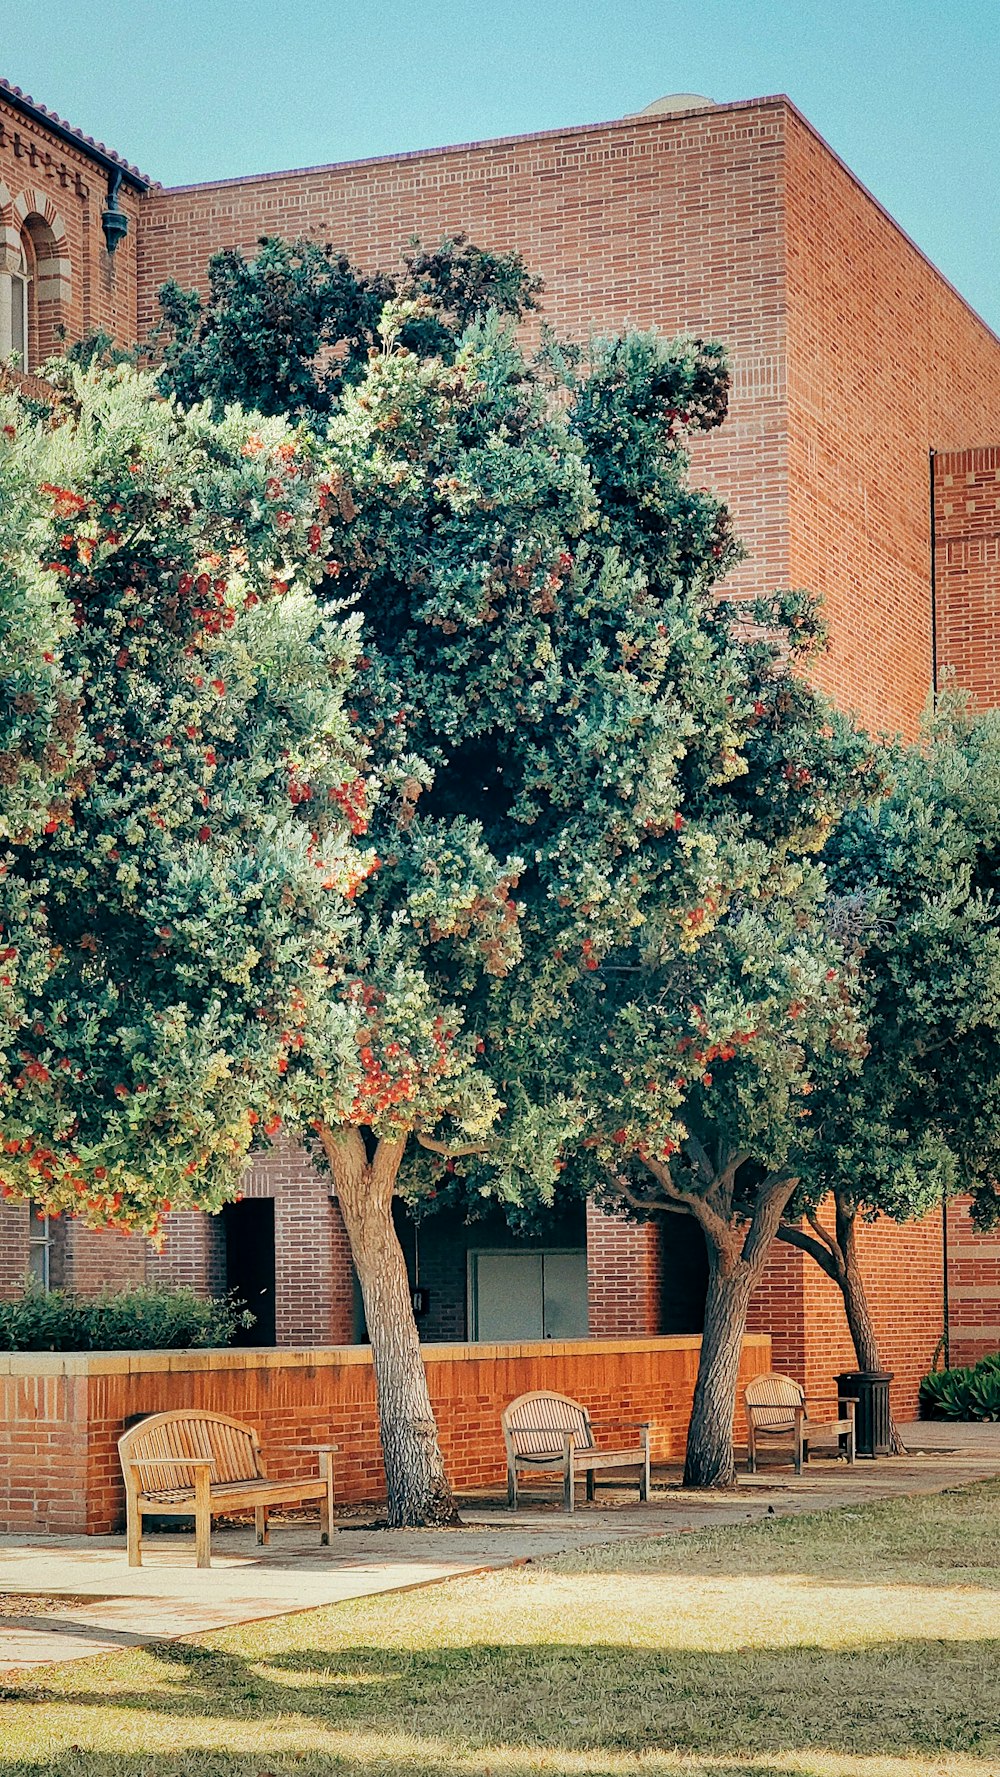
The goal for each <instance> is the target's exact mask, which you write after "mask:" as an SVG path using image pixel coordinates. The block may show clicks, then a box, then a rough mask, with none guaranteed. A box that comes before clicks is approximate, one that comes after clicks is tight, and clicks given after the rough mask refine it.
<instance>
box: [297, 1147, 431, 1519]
mask: <svg viewBox="0 0 1000 1777" xmlns="http://www.w3.org/2000/svg"><path fill="white" fill-rule="evenodd" d="M322 1140H323V1147H324V1149H325V1151H326V1154H327V1157H328V1159H329V1161H330V1167H331V1170H332V1172H333V1177H334V1183H335V1184H336V1187H337V1201H338V1203H339V1205H340V1213H341V1215H342V1216H343V1218H344V1227H345V1228H346V1230H347V1238H348V1240H349V1241H350V1243H351V1257H352V1259H353V1260H354V1268H355V1270H356V1271H357V1274H358V1281H359V1282H360V1284H361V1295H362V1299H363V1301H364V1305H365V1320H366V1321H367V1324H368V1337H369V1339H370V1341H371V1348H372V1362H373V1365H374V1368H375V1392H376V1398H377V1401H378V1417H379V1431H380V1434H381V1439H382V1457H383V1461H384V1464H385V1479H386V1491H387V1498H388V1521H389V1524H390V1525H391V1526H392V1527H394V1528H396V1527H400V1526H404V1525H442V1524H457V1523H458V1522H459V1517H458V1508H457V1507H456V1505H455V1499H454V1495H453V1493H452V1491H451V1486H450V1484H449V1481H448V1477H447V1475H446V1474H445V1468H444V1460H443V1458H442V1455H441V1445H440V1443H439V1440H438V1431H437V1424H436V1422H435V1419H434V1410H433V1408H432V1406H431V1400H430V1394H429V1392H428V1388H427V1375H426V1372H425V1370H424V1361H423V1358H422V1356H421V1353H420V1337H419V1334H418V1332H417V1323H416V1321H415V1320H414V1318H413V1303H412V1300H411V1298H410V1285H409V1279H408V1277H407V1274H406V1261H405V1259H404V1258H403V1253H402V1249H401V1247H400V1244H399V1240H398V1238H397V1236H396V1230H395V1227H394V1225H393V1220H392V1200H393V1196H394V1194H395V1186H396V1175H397V1173H398V1171H399V1166H400V1161H401V1160H402V1158H403V1152H404V1149H405V1147H406V1138H405V1136H404V1137H400V1138H399V1139H398V1140H396V1141H385V1140H382V1141H380V1142H378V1144H377V1146H376V1148H375V1152H374V1155H373V1157H372V1158H371V1159H369V1157H368V1154H367V1152H366V1149H365V1145H364V1142H363V1140H362V1138H361V1134H360V1131H358V1130H356V1129H351V1130H347V1131H343V1132H340V1133H338V1132H337V1131H333V1130H324V1131H323V1132H322Z"/></svg>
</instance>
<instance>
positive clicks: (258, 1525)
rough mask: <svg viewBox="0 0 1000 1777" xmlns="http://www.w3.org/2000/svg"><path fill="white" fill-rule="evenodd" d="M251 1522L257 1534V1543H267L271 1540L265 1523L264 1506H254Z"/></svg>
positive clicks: (265, 1511) (265, 1512)
mask: <svg viewBox="0 0 1000 1777" xmlns="http://www.w3.org/2000/svg"><path fill="white" fill-rule="evenodd" d="M253 1521H254V1529H255V1530H256V1532H257V1541H258V1543H269V1542H270V1540H271V1532H270V1529H269V1527H268V1522H267V1507H266V1506H254V1509H253Z"/></svg>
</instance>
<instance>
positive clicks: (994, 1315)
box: [948, 1199, 1000, 1364]
mask: <svg viewBox="0 0 1000 1777" xmlns="http://www.w3.org/2000/svg"><path fill="white" fill-rule="evenodd" d="M948 1297H949V1309H950V1313H949V1320H950V1326H951V1362H952V1363H953V1364H973V1363H975V1362H976V1359H977V1358H980V1357H985V1356H987V1354H988V1353H990V1352H994V1351H1000V1232H998V1231H997V1230H996V1229H994V1230H993V1231H992V1232H991V1233H989V1234H978V1233H977V1232H976V1230H975V1228H974V1227H973V1225H972V1222H971V1221H970V1219H969V1209H968V1199H964V1200H959V1201H958V1202H956V1203H953V1204H951V1205H950V1206H949V1209H948Z"/></svg>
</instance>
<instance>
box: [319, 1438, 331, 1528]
mask: <svg viewBox="0 0 1000 1777" xmlns="http://www.w3.org/2000/svg"><path fill="white" fill-rule="evenodd" d="M319 1472H320V1474H321V1475H322V1477H323V1479H324V1481H325V1482H326V1492H325V1493H324V1495H323V1498H322V1499H321V1500H320V1505H319V1540H320V1542H321V1543H324V1544H327V1545H328V1544H329V1541H330V1538H331V1536H332V1535H333V1457H332V1455H331V1454H330V1452H329V1450H323V1451H321V1452H320V1459H319Z"/></svg>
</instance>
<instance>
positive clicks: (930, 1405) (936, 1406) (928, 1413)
mask: <svg viewBox="0 0 1000 1777" xmlns="http://www.w3.org/2000/svg"><path fill="white" fill-rule="evenodd" d="M920 1413H921V1417H922V1418H924V1419H963V1420H988V1421H990V1422H995V1421H997V1420H1000V1352H997V1353H992V1354H991V1355H990V1356H989V1357H982V1358H980V1360H979V1362H978V1363H977V1364H970V1365H968V1366H967V1367H963V1368H960V1369H954V1370H932V1371H931V1373H930V1374H929V1375H928V1376H924V1377H923V1379H922V1381H921V1384H920Z"/></svg>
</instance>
